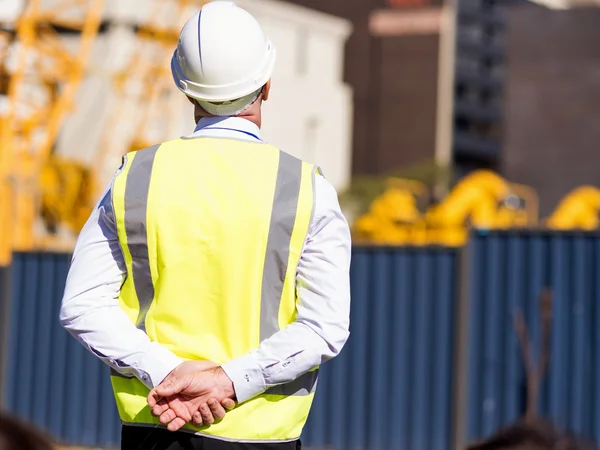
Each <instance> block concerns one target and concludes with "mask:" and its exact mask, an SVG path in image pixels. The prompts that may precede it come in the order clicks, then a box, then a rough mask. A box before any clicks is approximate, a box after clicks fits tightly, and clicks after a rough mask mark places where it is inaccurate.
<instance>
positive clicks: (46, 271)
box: [3, 254, 120, 446]
mask: <svg viewBox="0 0 600 450" xmlns="http://www.w3.org/2000/svg"><path fill="white" fill-rule="evenodd" d="M69 261H70V257H69V256H68V255H62V254H16V255H15V256H14V259H13V264H12V268H11V276H10V291H11V292H10V296H9V302H10V308H9V323H10V328H9V330H8V342H7V349H8V351H7V355H6V360H5V361H6V366H5V367H4V371H5V374H4V375H5V377H4V378H5V380H4V381H5V382H4V392H3V394H4V395H3V403H4V407H5V408H7V409H8V410H9V411H11V412H13V413H14V414H16V415H17V416H18V417H21V418H23V419H25V420H28V421H32V422H33V423H35V424H37V425H38V426H40V427H42V428H44V429H45V430H47V431H49V432H50V433H51V434H52V435H53V436H54V437H55V438H57V439H58V440H59V441H61V442H65V443H69V444H74V445H87V446H111V445H112V446H115V445H117V444H118V442H119V436H120V425H119V421H118V417H117V413H116V408H115V406H114V401H113V399H112V389H111V386H110V381H109V377H108V369H107V368H106V366H104V365H103V364H102V363H101V362H100V361H98V360H97V359H96V358H94V357H93V356H92V355H91V354H89V353H88V352H87V351H86V350H85V349H84V348H83V347H82V346H81V345H80V344H78V343H77V342H76V341H75V340H74V339H72V338H71V337H70V336H69V335H68V334H67V333H66V332H65V331H64V330H63V329H62V327H61V326H60V323H59V321H58V312H59V307H60V301H61V298H62V292H63V290H64V285H65V280H66V276H67V271H68V267H69Z"/></svg>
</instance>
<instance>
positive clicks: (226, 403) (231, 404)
mask: <svg viewBox="0 0 600 450" xmlns="http://www.w3.org/2000/svg"><path fill="white" fill-rule="evenodd" d="M221 405H223V408H225V409H226V410H227V411H231V410H232V409H233V408H235V400H233V399H231V398H224V399H223V400H221Z"/></svg>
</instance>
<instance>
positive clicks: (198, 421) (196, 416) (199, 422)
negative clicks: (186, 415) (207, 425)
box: [192, 411, 204, 427]
mask: <svg viewBox="0 0 600 450" xmlns="http://www.w3.org/2000/svg"><path fill="white" fill-rule="evenodd" d="M192 422H193V423H194V425H196V426H197V427H201V426H202V425H204V422H202V415H201V414H200V411H196V412H195V413H194V415H193V416H192Z"/></svg>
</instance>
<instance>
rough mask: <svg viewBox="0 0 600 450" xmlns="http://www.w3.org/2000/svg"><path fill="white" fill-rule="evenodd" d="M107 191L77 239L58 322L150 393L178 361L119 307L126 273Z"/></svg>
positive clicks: (109, 193) (115, 368) (109, 195)
mask: <svg viewBox="0 0 600 450" xmlns="http://www.w3.org/2000/svg"><path fill="white" fill-rule="evenodd" d="M111 186H112V182H111V184H110V185H109V187H108V188H107V189H106V191H105V193H104V194H103V196H102V199H101V200H100V202H99V203H98V205H97V206H96V208H95V209H94V211H93V212H92V214H91V216H90V218H89V219H88V221H87V223H86V224H85V226H84V227H83V230H82V231H81V234H80V235H79V239H78V240H77V244H76V246H75V251H74V254H73V259H72V262H71V267H70V269H69V274H68V277H67V284H66V288H65V293H64V296H63V300H62V305H61V309H60V322H61V324H62V326H63V327H64V328H65V329H66V330H67V331H68V332H69V333H71V335H73V336H74V337H75V338H76V339H77V340H78V341H79V342H80V343H81V344H82V345H83V346H84V347H86V348H87V349H88V350H89V351H91V352H92V353H93V354H94V355H96V356H97V357H98V358H100V359H101V360H102V361H103V362H105V363H106V364H108V365H109V366H110V367H111V368H113V369H114V370H116V371H117V372H119V373H121V374H122V375H125V376H131V377H134V376H135V377H137V378H139V379H140V380H141V381H142V382H143V383H144V384H145V385H146V386H148V387H149V388H152V387H154V386H156V385H158V384H160V382H161V381H162V380H163V379H164V378H165V377H166V376H167V375H168V374H169V373H170V372H171V371H172V370H173V369H174V368H175V367H177V365H179V364H180V363H181V362H183V360H182V359H181V358H179V357H178V356H176V355H175V354H173V353H172V352H171V351H170V350H168V349H167V348H165V347H163V346H161V345H160V344H158V343H156V342H152V341H150V339H149V338H148V336H147V335H146V333H145V332H144V331H142V330H139V329H137V327H136V326H135V324H134V323H133V322H132V321H131V320H130V319H129V317H128V316H127V314H126V313H125V312H124V311H123V310H122V309H121V307H120V306H119V302H118V297H119V292H120V290H121V286H122V284H123V281H124V280H125V276H126V269H125V263H124V258H123V254H122V252H121V248H120V245H119V241H118V238H117V231H116V225H115V221H114V215H113V211H112V201H111V189H112V187H111Z"/></svg>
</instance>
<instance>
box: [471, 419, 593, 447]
mask: <svg viewBox="0 0 600 450" xmlns="http://www.w3.org/2000/svg"><path fill="white" fill-rule="evenodd" d="M467 450H597V447H596V446H595V445H594V444H593V443H591V442H587V441H584V440H582V439H579V438H577V437H576V436H573V435H571V434H568V433H563V432H560V431H558V430H557V429H556V428H555V427H554V426H553V425H552V424H551V423H549V422H544V421H534V422H528V421H520V422H517V423H515V424H513V425H510V426H508V427H507V428H504V429H503V430H500V431H498V432H497V433H496V434H495V435H493V436H492V437H491V438H489V439H486V440H485V441H482V442H479V443H477V444H474V445H471V446H470V447H468V448H467Z"/></svg>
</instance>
